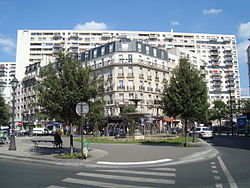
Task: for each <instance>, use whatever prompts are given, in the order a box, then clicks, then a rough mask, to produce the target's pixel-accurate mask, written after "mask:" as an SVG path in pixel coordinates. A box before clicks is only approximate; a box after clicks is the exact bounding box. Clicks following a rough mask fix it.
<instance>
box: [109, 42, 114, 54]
mask: <svg viewBox="0 0 250 188" xmlns="http://www.w3.org/2000/svg"><path fill="white" fill-rule="evenodd" d="M113 50H114V43H111V44H110V45H109V53H111V52H113Z"/></svg>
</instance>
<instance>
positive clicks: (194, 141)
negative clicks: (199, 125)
mask: <svg viewBox="0 0 250 188" xmlns="http://www.w3.org/2000/svg"><path fill="white" fill-rule="evenodd" d="M195 128H196V126H195V124H194V126H193V140H192V142H195V134H194V131H195Z"/></svg>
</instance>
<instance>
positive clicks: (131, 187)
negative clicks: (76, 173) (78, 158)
mask: <svg viewBox="0 0 250 188" xmlns="http://www.w3.org/2000/svg"><path fill="white" fill-rule="evenodd" d="M63 182H68V183H75V184H81V185H91V186H98V187H116V188H139V187H141V188H142V186H134V185H124V184H123V185H121V184H116V183H106V182H103V181H102V182H101V181H91V180H83V179H75V178H66V179H64V180H63ZM144 187H145V186H143V188H144ZM145 188H150V187H145Z"/></svg>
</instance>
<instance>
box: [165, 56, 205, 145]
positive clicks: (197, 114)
mask: <svg viewBox="0 0 250 188" xmlns="http://www.w3.org/2000/svg"><path fill="white" fill-rule="evenodd" d="M207 100H208V96H207V86H206V82H205V81H204V78H203V76H202V75H201V74H200V73H199V71H198V70H197V69H196V68H194V67H193V65H192V64H191V63H190V62H189V61H188V60H187V59H180V63H179V65H178V66H177V67H176V68H175V69H174V71H173V74H172V76H171V78H170V82H169V84H168V83H166V84H165V88H164V92H163V98H162V101H163V103H164V110H165V112H166V113H167V114H168V115H169V116H172V117H179V118H181V119H183V120H184V134H185V146H187V123H188V121H189V122H194V121H200V120H201V119H202V120H205V119H206V116H207V110H208V107H209V105H208V102H207Z"/></svg>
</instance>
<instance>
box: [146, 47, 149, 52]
mask: <svg viewBox="0 0 250 188" xmlns="http://www.w3.org/2000/svg"><path fill="white" fill-rule="evenodd" d="M146 54H149V46H146Z"/></svg>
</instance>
